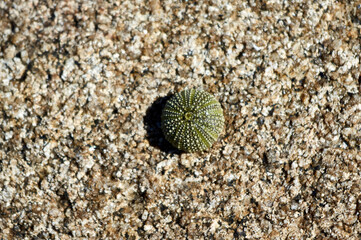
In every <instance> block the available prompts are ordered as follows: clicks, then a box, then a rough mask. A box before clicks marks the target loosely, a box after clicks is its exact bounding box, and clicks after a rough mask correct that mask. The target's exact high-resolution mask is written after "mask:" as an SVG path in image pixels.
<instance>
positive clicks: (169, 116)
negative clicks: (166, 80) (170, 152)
mask: <svg viewBox="0 0 361 240" xmlns="http://www.w3.org/2000/svg"><path fill="white" fill-rule="evenodd" d="M161 119H162V131H163V133H164V135H165V138H166V139H167V140H168V142H170V143H171V144H172V145H173V146H175V147H177V148H178V149H181V150H183V151H186V152H197V151H203V150H206V149H208V148H210V147H211V146H212V144H213V143H214V142H215V141H216V140H217V138H218V136H219V134H220V133H221V131H222V129H223V126H224V117H223V110H222V107H221V104H220V103H219V102H218V101H217V100H216V99H215V98H214V97H213V96H212V95H211V94H209V93H207V92H205V91H201V90H195V89H191V90H188V89H186V90H183V91H181V92H179V93H177V94H175V95H174V96H173V97H172V98H171V99H169V100H168V101H167V103H166V105H165V107H164V109H163V112H162V116H161Z"/></svg>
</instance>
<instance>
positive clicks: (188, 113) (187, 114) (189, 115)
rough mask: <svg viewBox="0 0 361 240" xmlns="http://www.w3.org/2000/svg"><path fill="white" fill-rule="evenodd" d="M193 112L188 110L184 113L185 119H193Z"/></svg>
mask: <svg viewBox="0 0 361 240" xmlns="http://www.w3.org/2000/svg"><path fill="white" fill-rule="evenodd" d="M192 115H193V114H192V113H191V112H187V113H186V114H184V118H185V120H187V121H189V120H191V119H192Z"/></svg>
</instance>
